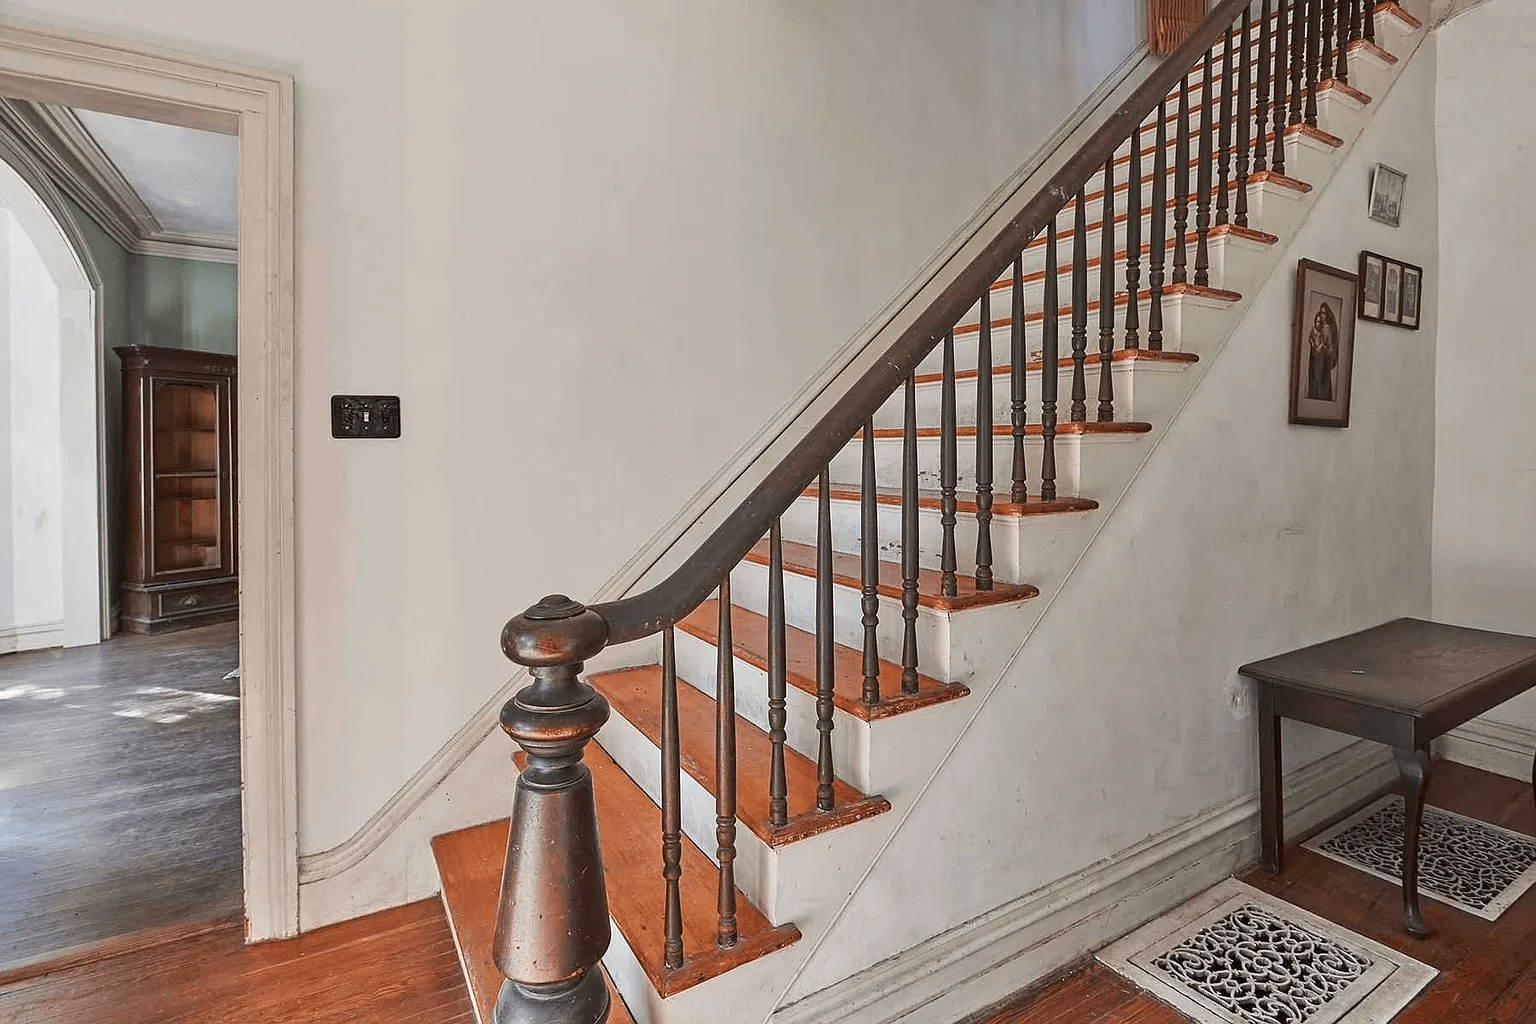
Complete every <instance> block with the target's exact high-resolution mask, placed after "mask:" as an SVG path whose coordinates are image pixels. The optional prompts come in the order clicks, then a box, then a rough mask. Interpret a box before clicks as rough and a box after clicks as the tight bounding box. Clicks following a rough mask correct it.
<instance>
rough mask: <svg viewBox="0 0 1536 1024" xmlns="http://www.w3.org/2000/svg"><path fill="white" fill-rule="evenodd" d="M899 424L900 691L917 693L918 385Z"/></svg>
mask: <svg viewBox="0 0 1536 1024" xmlns="http://www.w3.org/2000/svg"><path fill="white" fill-rule="evenodd" d="M905 390H906V412H905V416H904V418H903V419H902V425H901V621H902V631H901V692H902V693H916V692H917V382H916V380H915V379H914V378H913V377H912V376H910V375H909V376H908V377H907V382H906V385H905Z"/></svg>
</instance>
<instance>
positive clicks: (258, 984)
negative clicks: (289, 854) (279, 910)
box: [0, 899, 475, 1024]
mask: <svg viewBox="0 0 1536 1024" xmlns="http://www.w3.org/2000/svg"><path fill="white" fill-rule="evenodd" d="M474 1019H475V1017H474V1011H473V1010H471V1009H470V1005H469V992H468V990H467V989H466V988H465V987H464V976H463V974H462V973H461V972H460V970H459V959H458V954H457V953H456V952H455V951H454V948H453V936H452V935H451V934H450V933H449V931H448V923H447V920H446V919H445V918H444V916H443V909H442V904H441V903H440V902H439V901H438V900H436V899H431V900H424V901H422V902H421V903H412V904H410V905H408V906H404V907H397V908H395V909H394V910H386V911H384V912H383V913H380V914H372V915H370V916H368V917H363V918H358V919H356V920H353V921H347V922H345V923H344V924H339V925H335V926H333V927H330V928H322V929H320V930H319V931H314V932H310V933H308V934H306V935H301V936H299V937H298V938H297V939H291V940H289V941H286V942H272V943H266V944H264V945H259V946H247V945H245V944H244V942H243V939H242V929H241V928H240V927H239V926H238V925H229V926H226V927H225V928H222V929H220V930H218V931H214V932H210V933H208V934H205V935H200V936H196V937H193V938H188V939H182V940H180V941H178V942H174V943H170V944H167V945H163V946H158V947H156V948H154V949H149V950H143V951H140V952H137V953H131V954H128V955H125V956H120V957H115V958H113V959H110V960H102V961H97V962H95V963H90V964H86V965H83V966H80V967H75V968H72V969H69V970H65V971H58V972H55V973H51V974H46V975H43V976H41V977H35V978H31V979H28V980H26V981H21V982H16V983H14V984H11V985H0V1021H5V1022H6V1024H224V1022H228V1024H237V1022H238V1024H359V1022H366V1024H473V1021H474Z"/></svg>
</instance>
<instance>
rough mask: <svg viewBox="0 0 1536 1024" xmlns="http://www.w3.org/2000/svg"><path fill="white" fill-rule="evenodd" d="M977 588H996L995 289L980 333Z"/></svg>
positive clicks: (986, 299) (984, 299)
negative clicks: (993, 321)
mask: <svg viewBox="0 0 1536 1024" xmlns="http://www.w3.org/2000/svg"><path fill="white" fill-rule="evenodd" d="M976 589H977V590H983V591H985V590H991V589H992V289H990V288H988V289H987V290H986V291H984V292H982V293H981V331H980V333H979V334H978V335H977V337H976Z"/></svg>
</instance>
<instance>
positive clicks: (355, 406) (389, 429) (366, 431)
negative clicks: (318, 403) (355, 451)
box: [331, 395, 400, 437]
mask: <svg viewBox="0 0 1536 1024" xmlns="http://www.w3.org/2000/svg"><path fill="white" fill-rule="evenodd" d="M331 436H332V437H399V436H400V396H399V395H332V396H331Z"/></svg>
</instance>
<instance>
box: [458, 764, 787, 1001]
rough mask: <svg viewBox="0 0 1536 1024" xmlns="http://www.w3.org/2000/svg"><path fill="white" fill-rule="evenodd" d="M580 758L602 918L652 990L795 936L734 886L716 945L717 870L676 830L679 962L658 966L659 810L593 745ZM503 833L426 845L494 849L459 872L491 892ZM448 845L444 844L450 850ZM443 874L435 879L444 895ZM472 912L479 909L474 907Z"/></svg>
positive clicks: (662, 891)
mask: <svg viewBox="0 0 1536 1024" xmlns="http://www.w3.org/2000/svg"><path fill="white" fill-rule="evenodd" d="M514 759H515V761H516V762H517V766H518V768H519V769H521V768H522V767H523V765H524V763H525V761H526V758H525V757H524V755H523V754H522V752H521V751H519V752H518V753H517V754H516V755H515V758H514ZM585 760H586V765H587V767H588V769H589V770H590V771H591V772H592V789H593V793H594V794H595V796H596V803H597V830H598V841H599V843H600V844H601V846H602V851H603V867H604V869H605V870H606V872H607V876H606V881H607V884H608V916H609V917H611V918H612V919H613V923H614V924H615V925H616V926H617V927H618V929H619V931H620V932H621V933H622V934H623V936H624V941H625V942H626V943H628V945H629V948H630V950H631V951H632V952H633V953H634V954H635V958H636V959H637V960H638V961H639V962H640V966H641V968H642V969H643V970H644V971H645V974H646V977H647V978H648V979H650V982H651V987H652V988H654V989H655V990H656V992H657V994H659V995H660V996H661V997H662V998H663V999H665V998H667V997H668V996H673V995H676V994H677V993H679V992H682V991H684V990H686V989H689V988H692V987H693V986H695V985H698V984H701V983H702V982H705V981H708V980H710V979H711V978H716V977H719V976H720V975H722V974H724V973H725V972H727V971H729V970H731V969H732V968H734V967H739V966H741V965H742V964H744V963H750V962H751V961H753V960H756V959H758V958H759V957H763V956H767V955H768V954H769V953H772V952H774V951H775V950H779V949H783V948H784V947H785V946H788V945H791V944H793V943H795V942H798V941H799V940H800V929H798V928H796V927H795V926H794V925H792V924H785V925H779V926H777V927H775V926H774V925H772V924H770V923H769V921H768V919H767V918H766V917H764V916H763V913H762V911H760V910H758V909H757V907H755V906H754V905H753V904H752V901H751V900H749V899H747V897H746V896H745V895H744V894H743V893H742V892H741V890H740V889H738V890H736V926H737V934H738V936H739V937H738V939H737V941H736V945H734V946H732V947H731V948H730V949H720V948H719V947H718V946H716V945H715V934H716V931H715V929H716V923H717V920H718V919H717V910H716V896H717V893H716V889H717V888H718V886H719V884H720V872H719V869H718V868H716V867H715V864H714V862H713V861H711V860H710V859H709V858H708V857H706V856H705V855H704V854H703V852H702V851H700V850H699V848H698V847H697V846H695V845H694V844H693V841H692V840H690V839H689V838H688V837H687V836H686V835H684V836H683V837H682V869H683V874H682V877H681V879H680V880H679V883H678V890H679V895H680V897H681V899H682V908H683V966H682V967H679V968H677V969H675V970H668V969H666V968H664V967H663V966H662V957H663V949H662V945H663V943H664V942H665V941H666V935H665V929H664V928H663V927H662V924H663V921H664V914H665V911H666V885H665V881H664V880H663V878H662V877H661V842H660V836H661V808H659V807H657V806H656V805H655V804H654V803H653V802H652V801H651V798H650V797H648V796H646V794H645V791H644V790H642V789H641V788H640V787H639V786H638V785H636V784H635V782H634V780H633V779H631V778H630V777H629V776H628V775H626V774H625V773H624V769H622V768H620V767H619V766H618V765H617V764H616V763H614V760H613V758H612V757H610V756H608V752H607V751H606V750H604V749H603V748H602V746H601V745H599V744H597V743H588V744H587V747H586V758H585ZM507 830H508V822H507V819H505V818H503V819H501V820H500V821H493V822H490V823H488V824H485V825H478V826H475V827H474V828H470V829H462V830H460V831H459V832H454V833H450V834H449V835H448V836H439V837H438V838H437V839H435V840H433V848H434V851H435V850H436V849H437V848H438V846H439V843H442V842H445V841H448V840H455V841H456V842H462V843H465V844H469V843H471V842H478V843H479V844H480V845H481V846H483V847H484V848H485V849H487V850H494V851H496V852H495V853H494V854H490V853H485V854H481V855H480V856H479V860H480V864H481V866H480V868H479V869H478V871H476V870H475V868H474V867H473V866H471V868H470V869H469V871H466V872H464V873H465V874H468V873H469V872H470V871H474V872H475V874H476V877H482V876H483V877H486V878H490V877H494V883H493V884H494V885H495V889H494V890H491V891H493V892H494V893H498V894H499V892H500V886H501V872H502V858H503V857H504V856H505V853H506V847H507ZM466 833H478V836H476V837H475V838H473V839H472V838H471V837H469V836H467V835H466ZM455 848H456V847H454V846H450V847H449V849H450V850H453V849H455ZM442 861H443V858H442V856H441V855H439V857H438V864H439V871H442V870H443V869H442V866H441V865H442ZM492 867H494V871H492V870H491V869H492ZM458 873H459V872H457V871H456V870H454V869H450V871H449V875H455V874H458ZM449 875H445V876H444V879H443V888H444V896H445V898H446V897H447V890H448V887H449V882H448V877H449ZM488 884H490V883H488ZM495 905H496V904H495V901H494V899H493V900H492V902H491V903H490V904H489V906H490V907H491V908H494V907H495ZM477 912H478V913H484V912H485V911H484V909H483V908H482V909H481V910H480V911H477ZM493 928H494V925H492V926H491V927H487V928H485V929H484V931H485V934H486V936H487V939H486V941H487V942H489V941H490V939H489V936H490V935H491V934H492V930H493ZM485 955H486V956H489V955H490V954H489V953H488V952H487V953H486V954H485ZM465 959H466V962H467V961H468V960H469V955H468V951H467V950H466V952H465ZM493 969H494V968H493Z"/></svg>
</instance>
